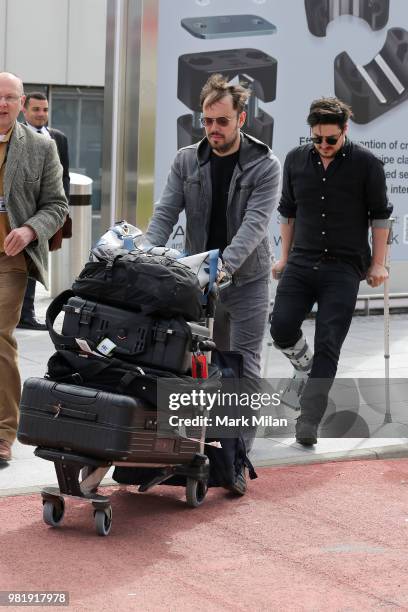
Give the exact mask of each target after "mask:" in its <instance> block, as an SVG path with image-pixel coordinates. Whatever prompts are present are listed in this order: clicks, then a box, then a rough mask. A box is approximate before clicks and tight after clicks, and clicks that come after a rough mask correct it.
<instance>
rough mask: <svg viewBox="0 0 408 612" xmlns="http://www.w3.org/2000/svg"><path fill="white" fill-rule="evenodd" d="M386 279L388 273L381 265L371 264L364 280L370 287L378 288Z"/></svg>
mask: <svg viewBox="0 0 408 612" xmlns="http://www.w3.org/2000/svg"><path fill="white" fill-rule="evenodd" d="M386 278H388V271H387V268H386V267H385V266H382V265H381V264H377V263H374V264H371V266H370V267H369V269H368V272H367V276H366V280H367V283H368V284H369V285H370V287H379V286H380V285H382V284H383V282H384V281H385V279H386Z"/></svg>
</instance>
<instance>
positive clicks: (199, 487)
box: [186, 478, 208, 508]
mask: <svg viewBox="0 0 408 612" xmlns="http://www.w3.org/2000/svg"><path fill="white" fill-rule="evenodd" d="M207 491H208V486H207V481H206V480H196V479H195V478H187V483H186V500H187V505H188V506H190V507H191V508H197V506H200V505H201V504H202V503H203V501H204V498H205V496H206V495H207Z"/></svg>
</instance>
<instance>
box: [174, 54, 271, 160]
mask: <svg viewBox="0 0 408 612" xmlns="http://www.w3.org/2000/svg"><path fill="white" fill-rule="evenodd" d="M277 68H278V64H277V61H276V59H275V58H273V57H271V56H270V55H268V54H267V53H264V52H263V51H260V50H258V49H251V48H247V49H226V50H223V51H205V52H203V53H187V54H184V55H181V56H180V57H179V60H178V84H177V97H178V99H179V100H180V101H181V102H183V104H185V105H186V106H187V107H188V108H189V109H190V110H191V111H192V113H190V114H186V115H182V116H181V117H179V118H178V120H177V148H181V147H185V146H188V145H190V144H193V143H195V142H198V141H199V140H201V139H202V138H203V129H202V127H201V124H200V113H201V108H200V91H201V89H202V88H203V86H204V84H205V83H206V81H207V79H208V78H209V77H210V76H211V75H212V74H217V73H220V74H222V75H223V76H224V77H225V78H227V79H228V80H232V79H234V78H235V77H238V79H239V82H240V83H241V85H243V86H245V87H248V88H250V89H251V96H250V98H249V102H248V109H247V120H246V124H245V127H244V130H245V132H247V133H248V134H250V135H251V136H254V137H255V138H258V139H259V140H262V142H264V143H265V144H267V145H268V146H270V147H271V146H272V139H273V118H272V117H271V116H270V115H269V114H268V113H266V112H265V111H264V110H262V109H261V108H259V106H258V101H259V99H260V100H262V101H263V102H271V101H273V100H274V99H275V98H276V80H277Z"/></svg>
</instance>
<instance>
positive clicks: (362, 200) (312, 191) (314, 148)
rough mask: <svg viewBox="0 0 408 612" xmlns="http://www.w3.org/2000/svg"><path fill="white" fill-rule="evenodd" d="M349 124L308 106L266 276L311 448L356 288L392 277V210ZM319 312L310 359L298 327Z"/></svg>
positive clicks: (318, 103)
mask: <svg viewBox="0 0 408 612" xmlns="http://www.w3.org/2000/svg"><path fill="white" fill-rule="evenodd" d="M351 116H352V111H351V108H350V107H349V106H347V105H346V104H344V103H343V102H342V101H341V100H338V99H337V98H320V99H318V100H315V101H314V102H312V104H311V107H310V111H309V115H308V118H307V122H308V125H309V127H310V132H311V133H310V140H311V142H310V144H306V145H303V146H300V147H297V148H296V149H293V150H292V151H290V152H289V154H288V155H287V157H286V160H285V165H284V172H283V186H282V196H281V200H280V204H279V207H278V211H279V213H280V232H281V238H282V250H281V257H280V259H279V261H277V262H276V263H275V264H274V266H273V268H272V274H273V276H274V278H276V279H278V278H280V280H279V284H278V287H277V292H276V299H275V303H274V308H273V312H272V315H271V335H272V339H273V341H274V346H275V347H276V348H278V349H279V350H280V351H282V353H283V354H284V355H285V356H286V357H287V358H289V360H290V361H291V363H292V365H293V366H294V368H295V372H296V373H299V374H301V375H302V376H305V375H306V378H307V380H306V384H305V386H304V389H303V392H302V395H301V397H300V416H299V417H298V419H297V422H296V440H297V441H298V442H299V443H300V444H303V445H305V446H310V445H313V444H315V443H316V442H317V430H318V426H319V423H320V421H321V419H322V417H323V415H324V412H325V410H326V407H327V401H328V394H329V391H330V388H331V386H332V384H333V380H334V377H335V375H336V371H337V364H338V360H339V355H340V350H341V347H342V344H343V342H344V340H345V338H346V335H347V332H348V330H349V327H350V323H351V319H352V316H353V312H354V309H355V304H356V300H357V294H358V290H359V285H360V281H361V280H363V279H366V280H367V282H368V284H369V285H371V286H372V287H378V286H379V285H381V284H382V283H383V282H384V280H385V279H386V278H387V277H388V271H387V269H386V267H385V254H386V246H387V238H388V234H389V226H390V220H389V217H390V215H391V212H392V206H391V205H390V204H389V203H388V199H387V194H386V181H385V174H384V170H383V163H382V162H381V161H380V160H379V159H378V158H377V157H375V156H374V155H373V154H372V153H371V152H370V151H368V150H367V149H365V148H364V147H362V146H360V145H358V144H356V143H354V142H352V141H351V140H349V139H348V137H347V130H348V120H349V118H350V117H351ZM370 226H371V235H372V253H371V251H370V247H369V242H368V230H369V227H370ZM315 303H317V313H316V329H315V338H314V355H313V354H312V352H311V350H310V349H309V347H308V345H307V342H306V339H305V337H304V336H303V333H302V329H301V326H302V323H303V321H304V319H305V317H306V316H307V314H308V313H309V312H310V311H311V309H312V307H313V305H314V304H315Z"/></svg>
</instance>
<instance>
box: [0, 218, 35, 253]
mask: <svg viewBox="0 0 408 612" xmlns="http://www.w3.org/2000/svg"><path fill="white" fill-rule="evenodd" d="M36 238H37V236H36V233H35V231H34V230H33V229H32V228H31V227H29V226H28V225H23V226H22V227H18V228H16V229H13V230H11V232H10V233H9V234H7V236H6V238H5V239H4V252H5V253H6V255H8V256H9V257H14V256H15V255H18V254H19V253H21V251H23V250H24V249H25V248H26V246H27V245H28V244H30V242H32V241H33V240H35V239H36Z"/></svg>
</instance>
